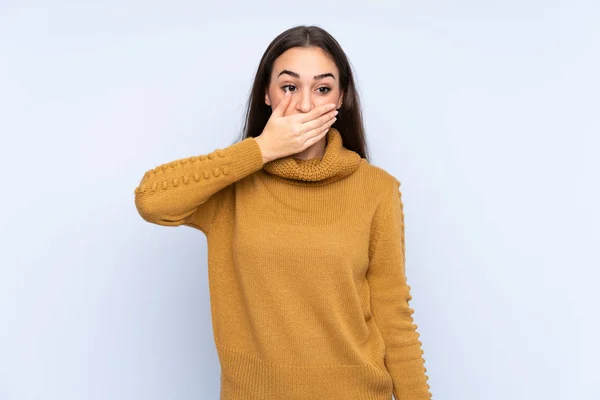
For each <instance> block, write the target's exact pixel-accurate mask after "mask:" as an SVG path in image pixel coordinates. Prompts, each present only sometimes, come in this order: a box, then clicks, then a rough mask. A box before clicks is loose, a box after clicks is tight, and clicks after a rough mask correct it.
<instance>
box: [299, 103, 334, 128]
mask: <svg viewBox="0 0 600 400" xmlns="http://www.w3.org/2000/svg"><path fill="white" fill-rule="evenodd" d="M335 106H336V104H335V103H327V104H321V105H320V106H317V107H315V108H313V109H312V110H310V111H309V112H307V113H306V114H296V115H294V118H295V120H296V122H299V123H301V124H303V123H305V122H308V121H312V120H314V119H317V118H319V117H320V116H321V115H323V114H325V113H326V112H328V111H331V110H333V109H334V108H335Z"/></svg>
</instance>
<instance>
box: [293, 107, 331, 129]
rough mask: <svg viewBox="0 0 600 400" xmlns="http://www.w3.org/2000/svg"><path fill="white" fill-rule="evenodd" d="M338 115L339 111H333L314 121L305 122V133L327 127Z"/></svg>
mask: <svg viewBox="0 0 600 400" xmlns="http://www.w3.org/2000/svg"><path fill="white" fill-rule="evenodd" d="M336 115H337V110H331V111H330V112H328V113H327V114H323V115H321V116H320V117H319V118H317V119H313V120H312V121H308V122H305V123H304V124H302V126H303V130H304V131H305V132H308V131H310V130H313V129H316V128H319V127H321V126H323V125H325V124H326V123H328V122H329V120H331V119H332V118H334V117H335V116H336Z"/></svg>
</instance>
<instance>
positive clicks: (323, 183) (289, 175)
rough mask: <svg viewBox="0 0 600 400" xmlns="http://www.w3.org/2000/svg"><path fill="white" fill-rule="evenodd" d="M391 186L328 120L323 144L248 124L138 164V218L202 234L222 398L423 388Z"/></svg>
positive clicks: (414, 393) (330, 399)
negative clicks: (271, 154)
mask: <svg viewBox="0 0 600 400" xmlns="http://www.w3.org/2000/svg"><path fill="white" fill-rule="evenodd" d="M399 187H400V182H399V181H398V180H397V179H396V178H395V177H394V176H393V175H391V174H389V173H387V172H386V171H385V170H383V169H382V168H379V167H376V166H374V165H371V164H369V163H368V162H367V161H366V160H365V159H362V158H361V157H360V155H359V154H357V153H355V152H353V151H351V150H349V149H347V148H345V147H344V146H343V139H342V136H341V134H340V132H339V131H338V130H336V129H335V128H331V129H330V130H329V132H328V133H327V144H326V150H325V154H324V155H323V157H322V158H313V159H310V160H302V159H296V158H295V157H294V155H291V156H288V157H283V158H279V159H277V160H274V161H271V162H268V163H266V164H264V165H263V161H262V154H261V150H260V147H259V146H258V143H257V142H256V140H255V139H254V138H246V139H244V140H242V141H239V142H237V143H234V144H233V145H230V146H228V147H226V148H223V149H216V150H214V151H213V152H211V153H208V154H203V155H198V156H194V157H189V158H185V159H181V160H177V161H173V162H170V163H167V164H163V165H160V166H158V167H156V168H154V169H151V170H149V171H148V172H146V174H145V175H144V177H143V178H142V180H141V182H140V184H139V185H138V187H137V188H136V189H135V205H136V207H137V210H138V212H139V213H140V215H141V216H142V218H144V219H145V220H146V221H148V222H151V223H154V224H158V225H164V226H180V225H187V226H190V227H194V228H197V229H199V230H200V231H202V232H203V233H204V234H205V235H206V238H207V243H208V277H209V289H210V303H211V316H212V323H213V333H214V340H215V345H216V349H217V352H218V355H219V360H220V364H221V395H220V400H391V398H392V394H393V395H394V397H395V398H396V399H397V400H423V399H430V398H431V393H430V391H429V384H428V383H427V380H428V377H427V375H426V368H425V366H424V359H423V351H422V350H421V342H420V341H419V333H418V332H417V325H416V324H415V323H414V320H413V317H412V316H413V310H412V309H411V308H410V306H409V301H410V300H411V299H412V298H411V295H410V286H409V285H408V283H407V280H406V274H405V246H404V213H403V205H402V199H401V196H402V195H401V192H400V189H399Z"/></svg>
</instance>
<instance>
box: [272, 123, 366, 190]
mask: <svg viewBox="0 0 600 400" xmlns="http://www.w3.org/2000/svg"><path fill="white" fill-rule="evenodd" d="M294 156H295V154H292V155H289V156H287V157H282V158H278V159H275V160H273V161H269V162H267V163H265V165H264V166H263V170H264V171H265V172H267V173H269V174H271V175H274V176H278V177H280V178H284V179H287V180H290V181H293V182H294V183H300V184H328V183H332V182H335V181H338V180H340V179H343V178H345V177H346V176H348V175H350V174H352V173H353V172H354V171H356V169H357V168H358V166H359V164H360V163H361V161H362V158H361V156H360V154H358V153H356V152H354V151H352V150H350V149H347V148H346V147H344V144H343V142H342V135H341V134H340V132H339V131H338V130H337V129H336V128H333V127H332V128H330V129H329V131H328V132H327V144H326V145H325V153H324V154H323V157H322V158H320V157H316V158H311V159H308V160H303V159H300V158H294Z"/></svg>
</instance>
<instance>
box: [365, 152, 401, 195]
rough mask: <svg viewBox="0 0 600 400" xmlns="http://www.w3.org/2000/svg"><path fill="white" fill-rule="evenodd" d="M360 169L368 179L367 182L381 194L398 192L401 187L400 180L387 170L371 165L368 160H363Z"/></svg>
mask: <svg viewBox="0 0 600 400" xmlns="http://www.w3.org/2000/svg"><path fill="white" fill-rule="evenodd" d="M359 169H360V170H361V171H360V172H361V173H362V174H363V176H364V177H365V178H366V179H365V182H369V184H370V185H373V186H374V189H376V190H378V191H379V192H383V191H386V190H398V188H399V187H400V179H398V178H397V177H396V176H395V175H393V174H392V173H391V172H389V171H388V170H386V169H385V168H383V167H380V166H377V165H374V164H371V163H370V162H368V161H367V160H366V159H363V162H362V163H361V165H360V168H359Z"/></svg>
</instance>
